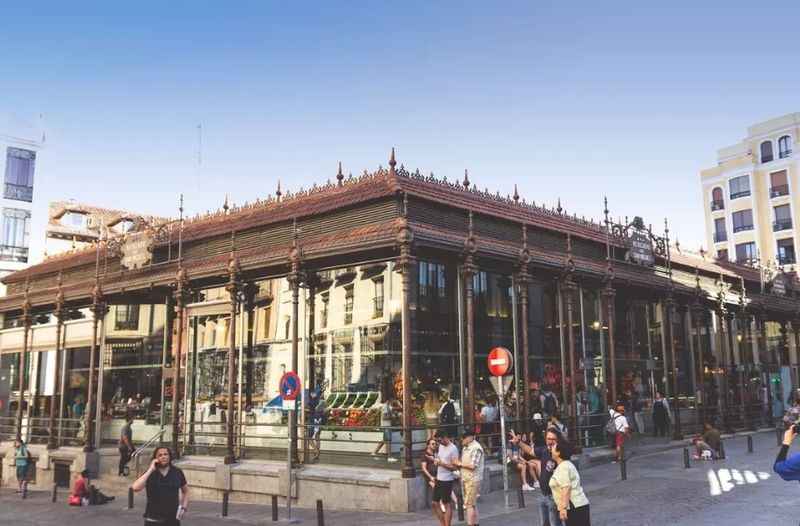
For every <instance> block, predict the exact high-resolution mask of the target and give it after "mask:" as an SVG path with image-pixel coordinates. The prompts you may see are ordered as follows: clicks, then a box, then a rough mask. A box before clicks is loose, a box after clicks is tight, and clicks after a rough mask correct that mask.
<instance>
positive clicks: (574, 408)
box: [561, 234, 580, 451]
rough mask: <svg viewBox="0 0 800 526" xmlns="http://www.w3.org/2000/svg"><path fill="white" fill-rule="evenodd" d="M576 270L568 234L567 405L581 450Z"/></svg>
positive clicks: (564, 285)
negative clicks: (575, 313)
mask: <svg viewBox="0 0 800 526" xmlns="http://www.w3.org/2000/svg"><path fill="white" fill-rule="evenodd" d="M574 271H575V262H574V261H573V259H572V238H571V236H570V235H569V234H567V258H566V260H565V265H564V270H563V275H562V281H561V290H562V292H563V293H564V296H565V297H566V300H567V345H568V351H569V397H570V400H569V402H568V403H566V401H565V405H567V407H569V408H570V409H569V412H568V416H569V417H570V422H569V427H570V429H571V435H572V438H573V441H574V444H575V448H576V450H578V451H580V440H579V437H578V403H577V398H578V397H577V386H576V385H575V379H576V378H577V377H578V374H577V373H578V371H577V363H576V360H575V330H574V328H573V322H574V319H573V318H574V313H573V310H574V308H575V307H574V301H575V291H576V290H577V288H578V287H577V284H576V283H575V280H574V279H573V277H572V275H573V273H574Z"/></svg>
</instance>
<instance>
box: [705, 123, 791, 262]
mask: <svg viewBox="0 0 800 526" xmlns="http://www.w3.org/2000/svg"><path fill="white" fill-rule="evenodd" d="M799 134H800V113H790V114H788V115H784V116H782V117H777V118H774V119H770V120H767V121H764V122H760V123H757V124H754V125H752V126H750V127H749V128H748V129H747V137H745V138H744V139H743V140H742V141H741V142H739V143H737V144H734V145H732V146H727V147H725V148H722V149H720V150H719V151H718V152H717V166H715V167H713V168H708V169H705V170H702V171H701V172H700V181H701V184H702V188H703V208H704V210H705V223H706V240H707V246H709V247H711V253H712V254H713V255H714V256H716V257H717V258H718V259H722V260H731V261H736V262H737V263H742V264H747V265H756V264H758V263H760V264H762V265H769V264H773V265H776V266H777V267H782V268H784V269H785V270H789V268H790V267H792V266H793V265H794V264H795V263H796V261H797V255H796V249H795V247H796V246H797V242H798V239H797V228H796V225H797V222H798V219H797V210H798V206H799V205H800V200H798V195H797V194H798V188H800V184H799V183H800V181H799V180H798V165H797V159H796V157H797V155H796V152H795V151H794V150H795V148H794V143H795V142H797V141H798V140H800V139H799V137H800V135H799Z"/></svg>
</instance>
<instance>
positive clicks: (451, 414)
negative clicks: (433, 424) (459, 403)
mask: <svg viewBox="0 0 800 526" xmlns="http://www.w3.org/2000/svg"><path fill="white" fill-rule="evenodd" d="M439 423H441V424H455V423H456V406H455V404H453V401H452V400H448V401H447V402H446V403H445V404H444V407H442V414H441V415H439Z"/></svg>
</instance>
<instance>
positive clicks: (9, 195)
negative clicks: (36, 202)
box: [3, 183, 33, 203]
mask: <svg viewBox="0 0 800 526" xmlns="http://www.w3.org/2000/svg"><path fill="white" fill-rule="evenodd" d="M3 197H5V198H6V199H14V200H15V201H27V202H29V203H30V202H31V201H33V187H32V186H26V185H20V184H13V183H6V191H5V193H4V194H3Z"/></svg>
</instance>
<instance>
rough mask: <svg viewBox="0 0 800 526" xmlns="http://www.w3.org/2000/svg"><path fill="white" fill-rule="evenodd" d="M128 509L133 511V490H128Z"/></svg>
mask: <svg viewBox="0 0 800 526" xmlns="http://www.w3.org/2000/svg"><path fill="white" fill-rule="evenodd" d="M128 509H129V510H132V509H133V488H128Z"/></svg>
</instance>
